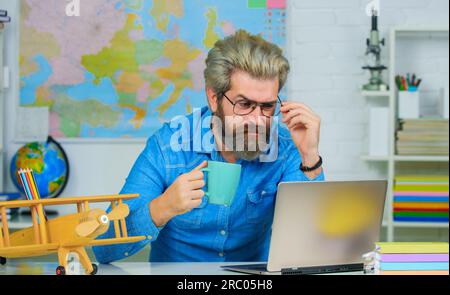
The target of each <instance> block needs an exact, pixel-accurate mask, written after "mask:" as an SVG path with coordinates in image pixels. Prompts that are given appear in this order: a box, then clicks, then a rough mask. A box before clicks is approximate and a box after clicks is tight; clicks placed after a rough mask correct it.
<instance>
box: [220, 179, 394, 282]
mask: <svg viewBox="0 0 450 295" xmlns="http://www.w3.org/2000/svg"><path fill="white" fill-rule="evenodd" d="M386 192H387V181H386V180H369V181H335V182H333V181H328V182H289V183H280V184H279V185H278V192H277V198H276V203H275V213H274V221H273V224H272V236H271V239H270V248H269V257H268V262H267V263H264V264H249V265H228V266H222V268H223V269H225V270H229V271H235V272H243V273H249V274H288V275H294V274H324V273H336V272H357V271H362V270H363V261H364V259H363V255H364V254H365V253H368V252H371V251H373V249H374V247H375V242H378V241H379V234H380V229H381V226H382V220H383V212H384V206H385V200H386Z"/></svg>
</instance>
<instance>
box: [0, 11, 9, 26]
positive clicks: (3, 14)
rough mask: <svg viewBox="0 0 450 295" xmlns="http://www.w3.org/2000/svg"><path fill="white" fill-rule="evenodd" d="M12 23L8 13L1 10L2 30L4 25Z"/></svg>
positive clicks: (0, 24)
mask: <svg viewBox="0 0 450 295" xmlns="http://www.w3.org/2000/svg"><path fill="white" fill-rule="evenodd" d="M9 22H11V17H10V16H8V11H6V10H3V9H0V29H3V26H4V23H9Z"/></svg>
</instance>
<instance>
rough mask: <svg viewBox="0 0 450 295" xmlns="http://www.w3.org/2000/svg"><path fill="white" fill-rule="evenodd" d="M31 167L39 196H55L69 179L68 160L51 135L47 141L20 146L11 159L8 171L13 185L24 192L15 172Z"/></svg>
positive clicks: (61, 190)
mask: <svg viewBox="0 0 450 295" xmlns="http://www.w3.org/2000/svg"><path fill="white" fill-rule="evenodd" d="M20 169H32V170H33V171H34V176H35V178H36V185H37V188H38V190H39V195H40V197H41V198H56V197H58V196H59V195H60V194H61V193H62V192H63V190H64V188H65V187H66V184H67V181H68V179H69V161H68V160H67V156H66V153H65V152H64V150H63V149H62V147H61V145H60V144H59V143H58V142H56V141H55V140H54V139H53V138H52V137H51V136H49V137H48V140H47V142H32V143H28V144H25V145H24V146H22V147H21V148H20V149H19V150H18V151H17V152H16V154H15V155H14V157H13V158H12V160H11V167H10V173H11V178H12V180H13V183H14V185H15V186H16V187H17V189H18V190H19V191H21V192H22V193H23V194H25V192H24V190H23V187H22V185H21V184H19V179H18V174H17V172H18V171H19V170H20Z"/></svg>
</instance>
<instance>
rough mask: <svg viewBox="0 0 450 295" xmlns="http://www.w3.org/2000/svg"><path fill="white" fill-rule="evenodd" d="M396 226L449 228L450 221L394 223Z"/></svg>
mask: <svg viewBox="0 0 450 295" xmlns="http://www.w3.org/2000/svg"><path fill="white" fill-rule="evenodd" d="M392 224H393V225H394V227H411V228H448V222H435V223H433V222H399V221H394V222H393V223H392Z"/></svg>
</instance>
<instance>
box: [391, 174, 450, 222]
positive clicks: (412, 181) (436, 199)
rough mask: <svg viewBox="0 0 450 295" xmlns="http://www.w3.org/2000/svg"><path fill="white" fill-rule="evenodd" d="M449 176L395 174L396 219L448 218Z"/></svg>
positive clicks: (446, 219)
mask: <svg viewBox="0 0 450 295" xmlns="http://www.w3.org/2000/svg"><path fill="white" fill-rule="evenodd" d="M448 189H449V177H448V175H446V176H443V175H442V176H439V175H437V176H432V175H423V176H418V175H415V176H406V175H405V176H396V177H395V183H394V221H403V222H448V221H449V219H448V209H449V201H448V200H449V199H448V198H449V193H448V192H449V190H448Z"/></svg>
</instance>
